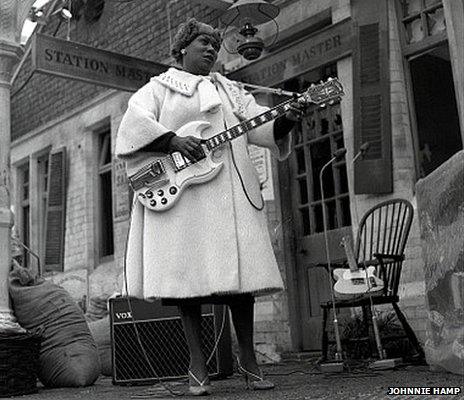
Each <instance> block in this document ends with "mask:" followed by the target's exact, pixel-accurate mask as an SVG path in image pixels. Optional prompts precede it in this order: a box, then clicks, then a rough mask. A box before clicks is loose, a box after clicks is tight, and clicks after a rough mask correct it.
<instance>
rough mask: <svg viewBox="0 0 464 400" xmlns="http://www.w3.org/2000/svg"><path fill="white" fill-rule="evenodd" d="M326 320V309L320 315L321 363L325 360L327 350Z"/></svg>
mask: <svg viewBox="0 0 464 400" xmlns="http://www.w3.org/2000/svg"><path fill="white" fill-rule="evenodd" d="M327 318H328V308H326V307H324V308H323V314H322V358H321V361H325V360H327V352H328V348H329V338H328V334H327Z"/></svg>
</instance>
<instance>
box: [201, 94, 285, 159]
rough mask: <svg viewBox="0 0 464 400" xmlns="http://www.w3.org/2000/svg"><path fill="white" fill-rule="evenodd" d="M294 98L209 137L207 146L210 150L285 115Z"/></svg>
mask: <svg viewBox="0 0 464 400" xmlns="http://www.w3.org/2000/svg"><path fill="white" fill-rule="evenodd" d="M292 100H293V99H290V100H287V101H284V102H283V103H280V104H279V105H278V106H276V107H273V108H271V109H270V110H268V111H266V112H263V113H262V114H259V115H258V116H256V117H253V118H251V119H248V120H246V121H244V122H242V123H240V124H237V125H235V126H233V127H232V128H230V129H227V130H226V131H223V132H220V133H218V134H217V135H215V136H212V137H210V138H209V139H206V143H205V144H206V147H207V148H208V150H214V149H215V148H216V147H218V146H220V145H221V144H223V143H226V142H229V141H231V140H233V139H235V138H238V137H239V136H242V135H243V134H245V133H247V132H248V131H250V130H252V129H255V128H257V127H258V126H261V125H263V124H265V123H266V122H269V121H272V120H273V119H276V118H278V117H280V116H281V115H284V114H285V113H286V112H287V111H288V109H289V108H290V103H291V102H292Z"/></svg>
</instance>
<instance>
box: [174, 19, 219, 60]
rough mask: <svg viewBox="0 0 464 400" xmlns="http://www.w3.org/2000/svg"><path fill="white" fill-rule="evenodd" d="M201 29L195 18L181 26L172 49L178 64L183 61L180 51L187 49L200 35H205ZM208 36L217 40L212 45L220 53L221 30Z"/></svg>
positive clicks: (215, 30) (214, 30) (214, 31)
mask: <svg viewBox="0 0 464 400" xmlns="http://www.w3.org/2000/svg"><path fill="white" fill-rule="evenodd" d="M200 27H201V23H200V22H198V21H197V20H196V19H195V18H190V19H189V20H188V21H187V22H184V23H183V24H180V26H179V30H178V31H177V33H176V36H174V41H173V44H172V49H171V55H172V56H173V57H174V60H176V62H179V61H180V60H182V53H181V52H180V50H181V49H185V48H186V47H187V46H188V45H189V44H190V43H192V42H193V41H194V40H195V38H196V37H197V36H198V35H200V34H202V33H203V32H200ZM208 35H209V36H211V37H212V38H213V39H215V40H214V41H213V43H212V44H213V47H214V48H215V49H216V51H219V49H220V47H221V42H222V39H221V34H220V32H219V30H218V29H213V31H212V32H211V33H208Z"/></svg>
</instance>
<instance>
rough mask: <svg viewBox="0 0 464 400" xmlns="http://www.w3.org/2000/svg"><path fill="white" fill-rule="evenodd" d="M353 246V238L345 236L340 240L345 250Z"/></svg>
mask: <svg viewBox="0 0 464 400" xmlns="http://www.w3.org/2000/svg"><path fill="white" fill-rule="evenodd" d="M351 245H352V243H351V238H350V237H349V236H343V237H342V238H341V240H340V246H342V247H345V248H347V247H348V248H350V247H351Z"/></svg>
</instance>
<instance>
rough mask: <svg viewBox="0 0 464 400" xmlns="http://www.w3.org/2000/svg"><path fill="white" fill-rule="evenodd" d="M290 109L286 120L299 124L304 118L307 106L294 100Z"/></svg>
mask: <svg viewBox="0 0 464 400" xmlns="http://www.w3.org/2000/svg"><path fill="white" fill-rule="evenodd" d="M289 106H290V108H289V109H288V111H287V112H286V113H285V118H287V119H288V120H290V121H293V122H299V121H301V120H302V118H303V116H304V112H305V110H306V105H305V104H303V103H302V102H299V101H298V100H294V101H292V102H291V103H290V104H289Z"/></svg>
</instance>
